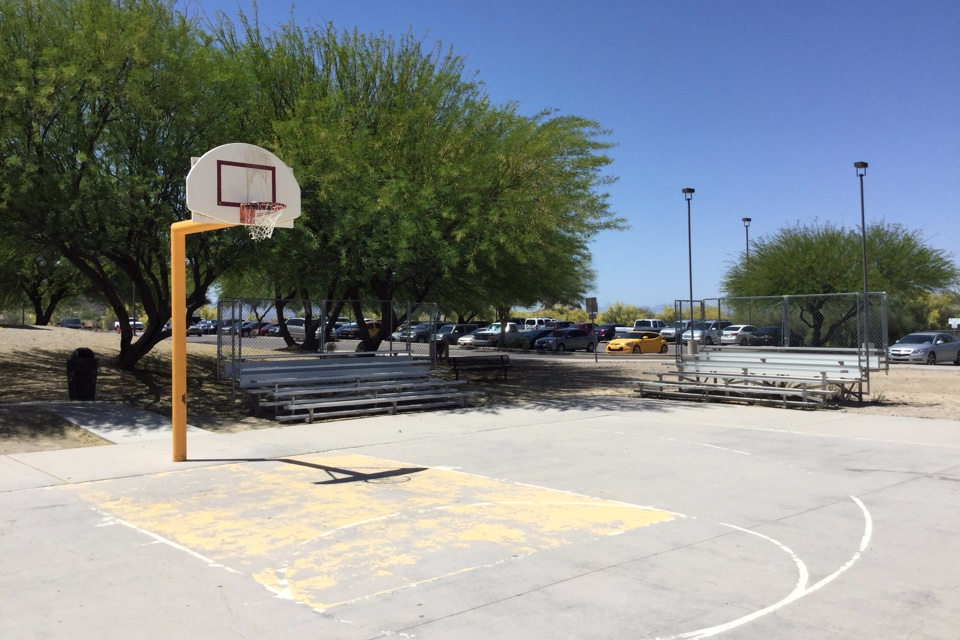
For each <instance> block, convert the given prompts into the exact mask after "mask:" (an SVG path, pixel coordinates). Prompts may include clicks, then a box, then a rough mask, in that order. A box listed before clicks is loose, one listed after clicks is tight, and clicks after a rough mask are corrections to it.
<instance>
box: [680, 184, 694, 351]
mask: <svg viewBox="0 0 960 640" xmlns="http://www.w3.org/2000/svg"><path fill="white" fill-rule="evenodd" d="M682 191H683V199H684V200H686V201H687V269H688V271H689V272H690V342H691V344H692V343H693V243H692V242H691V240H690V200H691V199H693V189H691V188H690V187H685V188H684V189H682Z"/></svg>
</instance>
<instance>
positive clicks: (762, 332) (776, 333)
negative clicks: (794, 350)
mask: <svg viewBox="0 0 960 640" xmlns="http://www.w3.org/2000/svg"><path fill="white" fill-rule="evenodd" d="M783 343H784V335H783V328H782V327H781V326H780V325H778V324H774V325H770V326H768V327H760V328H759V329H757V330H755V331H753V332H752V333H751V334H750V337H749V338H747V344H749V345H751V346H756V347H782V346H790V347H802V346H803V343H804V340H803V336H802V335H800V334H799V333H796V332H795V331H791V332H790V339H789V341H788V344H787V345H784V344H783Z"/></svg>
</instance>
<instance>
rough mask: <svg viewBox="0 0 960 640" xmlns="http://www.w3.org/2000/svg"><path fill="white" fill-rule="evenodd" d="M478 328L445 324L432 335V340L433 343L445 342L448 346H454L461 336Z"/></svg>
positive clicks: (475, 326)
mask: <svg viewBox="0 0 960 640" xmlns="http://www.w3.org/2000/svg"><path fill="white" fill-rule="evenodd" d="M479 328H480V327H478V326H477V325H475V324H445V325H443V326H442V327H440V328H439V329H438V330H437V332H436V333H435V334H433V340H434V342H446V343H447V344H448V345H454V344H457V340H459V339H460V338H461V337H462V336H465V335H467V334H468V333H471V332H473V331H476V330H477V329H479Z"/></svg>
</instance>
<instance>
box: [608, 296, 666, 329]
mask: <svg viewBox="0 0 960 640" xmlns="http://www.w3.org/2000/svg"><path fill="white" fill-rule="evenodd" d="M655 317H657V316H656V315H654V313H653V311H651V310H650V309H648V308H647V307H637V306H634V305H632V304H624V303H623V302H614V303H613V304H611V305H610V306H608V307H607V308H606V309H604V310H603V311H602V312H601V313H600V314H598V315H597V323H598V324H610V323H611V322H612V323H616V324H617V325H618V326H622V327H632V326H633V321H634V320H636V319H637V318H655Z"/></svg>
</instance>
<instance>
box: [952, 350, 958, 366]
mask: <svg viewBox="0 0 960 640" xmlns="http://www.w3.org/2000/svg"><path fill="white" fill-rule="evenodd" d="M953 364H956V365H960V351H957V359H956V360H954V361H953Z"/></svg>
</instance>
